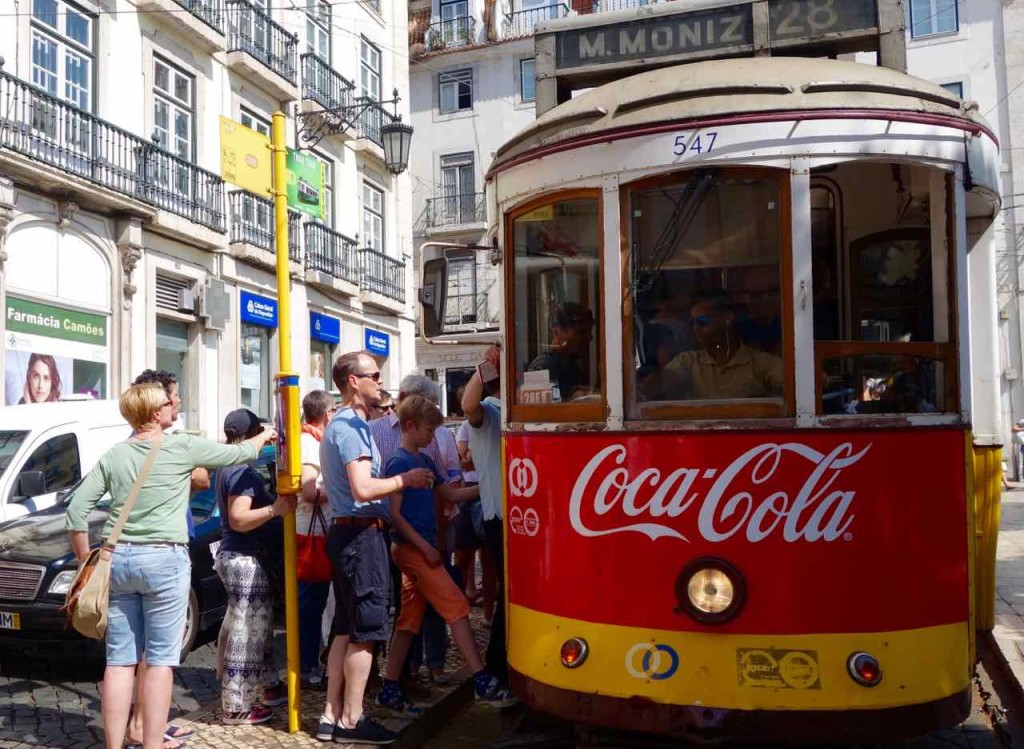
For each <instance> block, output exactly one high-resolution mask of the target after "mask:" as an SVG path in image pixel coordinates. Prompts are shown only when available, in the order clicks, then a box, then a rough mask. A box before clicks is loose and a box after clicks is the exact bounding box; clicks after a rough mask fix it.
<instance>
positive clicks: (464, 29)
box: [427, 16, 476, 52]
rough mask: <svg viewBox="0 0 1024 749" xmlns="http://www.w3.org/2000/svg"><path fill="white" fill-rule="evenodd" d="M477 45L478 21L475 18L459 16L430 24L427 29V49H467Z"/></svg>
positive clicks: (432, 50) (434, 50)
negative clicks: (471, 45) (468, 45)
mask: <svg viewBox="0 0 1024 749" xmlns="http://www.w3.org/2000/svg"><path fill="white" fill-rule="evenodd" d="M475 43H476V19H475V18H473V16H457V17H455V18H449V19H447V20H445V21H438V22H436V23H432V24H430V26H429V27H428V29H427V49H429V50H430V51H431V52H436V51H437V50H439V49H452V48H455V47H465V46H466V45H467V44H475Z"/></svg>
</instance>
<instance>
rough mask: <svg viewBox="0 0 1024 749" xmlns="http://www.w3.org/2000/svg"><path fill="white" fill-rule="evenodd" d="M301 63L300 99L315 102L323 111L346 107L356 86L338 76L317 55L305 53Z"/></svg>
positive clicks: (343, 77)
mask: <svg viewBox="0 0 1024 749" xmlns="http://www.w3.org/2000/svg"><path fill="white" fill-rule="evenodd" d="M299 60H300V61H301V63H302V98H303V99H309V100H311V101H315V102H316V103H317V104H319V105H320V106H322V107H323V108H324V109H337V108H338V107H347V106H349V104H350V103H351V101H352V92H353V91H354V90H355V87H356V84H354V83H353V82H352V81H350V80H349V79H348V78H346V77H345V76H343V75H341V74H339V73H338V72H337V71H335V70H334V68H332V67H331V66H330V65H328V64H327V63H326V62H324V60H322V59H321V58H320V57H319V56H318V55H316V54H314V53H312V52H307V53H306V54H304V55H302V56H301V57H300V58H299Z"/></svg>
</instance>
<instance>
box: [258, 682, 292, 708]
mask: <svg viewBox="0 0 1024 749" xmlns="http://www.w3.org/2000/svg"><path fill="white" fill-rule="evenodd" d="M287 704H288V687H287V686H285V685H284V684H278V685H277V686H276V687H267V688H266V689H264V690H263V705H264V706H265V707H278V706H279V705H287Z"/></svg>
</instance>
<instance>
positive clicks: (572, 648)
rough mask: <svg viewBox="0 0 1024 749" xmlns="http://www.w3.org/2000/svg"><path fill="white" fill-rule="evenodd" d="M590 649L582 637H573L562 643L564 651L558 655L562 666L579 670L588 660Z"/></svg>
mask: <svg viewBox="0 0 1024 749" xmlns="http://www.w3.org/2000/svg"><path fill="white" fill-rule="evenodd" d="M589 653H590V647H589V646H588V645H587V641H586V640H584V639H583V638H582V637H572V638H570V639H568V640H566V641H565V642H563V643H562V650H561V652H560V653H559V654H558V655H559V658H560V659H561V661H562V665H563V666H565V667H566V668H579V667H580V666H582V665H583V661H585V660H587V655H589Z"/></svg>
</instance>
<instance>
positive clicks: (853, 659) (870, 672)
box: [846, 653, 882, 687]
mask: <svg viewBox="0 0 1024 749" xmlns="http://www.w3.org/2000/svg"><path fill="white" fill-rule="evenodd" d="M846 670H847V671H849V672H850V678H851V679H853V680H854V681H855V682H857V683H858V684H860V685H861V686H862V687H874V686H877V685H878V683H879V682H880V681H881V680H882V664H881V663H879V662H878V659H877V658H875V657H874V656H873V655H869V654H868V653H854V654H853V655H851V656H850V658H849V660H847V662H846Z"/></svg>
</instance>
